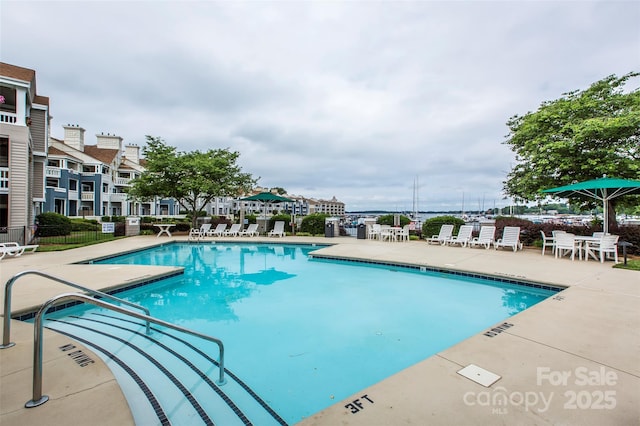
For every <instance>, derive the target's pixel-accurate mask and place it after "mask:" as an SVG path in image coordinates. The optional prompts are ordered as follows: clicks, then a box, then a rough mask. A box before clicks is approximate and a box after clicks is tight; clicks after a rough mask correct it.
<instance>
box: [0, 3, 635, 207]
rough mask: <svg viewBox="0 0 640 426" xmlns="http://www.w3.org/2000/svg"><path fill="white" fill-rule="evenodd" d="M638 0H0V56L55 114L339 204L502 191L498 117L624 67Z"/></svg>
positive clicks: (630, 62) (631, 53) (628, 63)
mask: <svg viewBox="0 0 640 426" xmlns="http://www.w3.org/2000/svg"><path fill="white" fill-rule="evenodd" d="M639 23H640V2H638V1H626V2H625V1H620V2H615V1H606V2H587V1H565V2H553V1H531V2H526V1H492V2H488V1H487V2H484V1H449V2H435V1H402V2H396V1H394V2H392V1H387V2H385V1H377V2H364V1H359V2H356V1H350V2H340V1H324V2H320V1H317V2H298V1H296V2H294V1H286V2H285V1H278V2H275V1H274V2H270V1H252V2H235V1H234V2H231V1H229V2H226V1H220V2H213V1H180V2H177V1H104V2H95V1H66V2H63V1H43V2H34V1H25V0H22V1H7V0H2V2H1V3H0V28H1V30H0V43H1V45H0V56H1V60H2V61H3V62H8V63H10V64H14V65H18V66H23V67H26V68H31V69H34V70H36V78H37V91H38V94H40V95H43V96H48V97H49V98H50V102H51V104H50V105H51V114H52V116H53V122H52V135H53V136H54V137H57V138H60V139H62V137H63V135H64V133H63V129H62V126H63V125H66V124H78V125H80V126H81V127H83V128H85V129H86V134H85V142H86V143H87V144H95V142H96V140H95V135H96V134H98V133H100V132H105V133H111V134H116V135H118V136H121V137H123V138H124V142H125V143H127V144H133V143H134V144H138V145H140V146H143V145H144V142H145V135H152V136H159V137H162V138H163V139H164V140H165V142H166V143H167V144H169V145H172V146H175V147H177V148H178V150H180V151H193V150H196V149H199V150H206V149H208V148H227V147H228V148H230V149H232V150H234V151H239V152H240V160H239V162H240V165H241V166H242V168H243V171H245V172H248V173H251V174H252V175H254V177H259V178H260V180H259V182H258V183H259V184H260V185H261V186H265V187H276V186H278V187H283V188H285V189H286V190H287V192H288V193H289V194H296V195H303V196H307V197H314V198H324V199H330V198H331V197H333V196H335V197H336V198H338V199H339V200H340V201H343V202H344V203H345V204H346V209H347V210H348V211H355V210H365V209H385V210H391V211H402V210H409V211H411V210H412V209H413V200H414V197H413V193H414V190H413V188H414V182H415V181H416V178H417V179H418V180H419V190H418V201H419V204H418V205H419V208H420V210H460V209H461V207H462V200H463V198H464V203H465V210H472V209H478V208H480V207H481V206H484V207H485V208H491V207H493V206H494V205H495V206H497V207H501V206H504V205H507V204H508V202H509V200H503V199H502V198H503V193H502V182H503V181H504V180H505V178H506V174H507V173H508V171H509V170H510V169H511V167H512V165H513V164H514V156H513V154H512V153H511V151H510V150H509V149H508V147H507V146H506V145H504V144H503V142H504V140H505V135H507V133H508V128H507V126H506V124H505V123H506V122H507V120H508V119H509V117H511V116H513V115H515V114H518V115H523V114H526V113H527V112H528V111H535V110H536V109H537V108H538V107H539V105H540V104H541V103H542V102H543V101H546V100H553V99H557V98H558V97H560V96H561V95H562V94H563V93H566V92H568V91H572V90H578V89H579V90H582V89H585V88H587V87H588V86H589V85H590V84H591V83H593V82H595V81H597V80H599V79H601V78H604V77H606V76H608V75H611V74H616V75H618V76H621V75H624V74H626V73H628V72H630V71H639V70H640V24H639Z"/></svg>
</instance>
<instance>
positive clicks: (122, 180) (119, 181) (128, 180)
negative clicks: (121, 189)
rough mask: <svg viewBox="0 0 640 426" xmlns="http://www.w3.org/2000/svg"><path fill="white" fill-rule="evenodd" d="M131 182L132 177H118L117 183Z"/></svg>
mask: <svg viewBox="0 0 640 426" xmlns="http://www.w3.org/2000/svg"><path fill="white" fill-rule="evenodd" d="M129 182H131V179H129V178H120V177H119V178H116V185H122V186H124V185H127V186H128V185H129Z"/></svg>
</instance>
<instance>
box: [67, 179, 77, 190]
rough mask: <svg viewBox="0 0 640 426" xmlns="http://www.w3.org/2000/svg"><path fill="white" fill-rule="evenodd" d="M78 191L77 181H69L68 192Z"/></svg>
mask: <svg viewBox="0 0 640 426" xmlns="http://www.w3.org/2000/svg"><path fill="white" fill-rule="evenodd" d="M77 190H78V181H77V180H75V179H69V191H77Z"/></svg>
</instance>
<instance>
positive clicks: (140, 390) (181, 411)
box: [45, 313, 286, 426]
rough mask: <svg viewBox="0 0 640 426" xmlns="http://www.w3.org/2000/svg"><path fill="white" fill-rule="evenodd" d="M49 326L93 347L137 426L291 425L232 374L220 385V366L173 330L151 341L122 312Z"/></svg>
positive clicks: (66, 319)
mask: <svg viewBox="0 0 640 426" xmlns="http://www.w3.org/2000/svg"><path fill="white" fill-rule="evenodd" d="M45 325H46V327H47V328H50V329H52V330H56V331H58V332H61V333H63V334H65V335H67V336H69V337H71V338H74V339H77V340H78V341H79V342H81V343H83V344H85V345H87V346H88V347H89V348H90V349H91V350H93V351H94V352H95V353H96V354H98V355H99V356H100V357H101V358H102V359H103V360H104V361H105V362H106V363H107V365H109V367H110V368H111V369H112V370H113V371H114V375H115V376H116V377H117V379H118V383H119V385H120V386H121V388H122V389H123V392H124V393H125V397H126V398H127V401H129V404H130V408H131V411H132V414H133V416H134V419H135V420H136V423H137V424H149V423H153V424H163V425H164V424H166V425H169V424H185V422H187V423H188V424H190V425H192V424H193V425H197V424H203V425H207V424H218V425H230V426H233V425H251V424H254V425H283V424H286V422H285V421H284V420H283V419H282V418H281V417H280V416H279V415H278V414H277V413H275V411H274V410H273V409H271V408H270V407H269V406H268V405H267V404H266V403H265V402H264V401H263V400H262V399H261V398H260V397H259V396H258V395H256V394H255V393H254V392H253V391H252V390H251V389H250V388H249V387H248V386H247V385H246V384H245V383H244V382H243V381H242V380H241V379H240V378H238V377H237V376H235V375H234V374H233V373H232V372H230V371H229V370H227V369H225V377H226V383H225V384H224V385H222V386H219V385H217V384H216V378H217V377H218V373H219V371H218V368H217V363H216V361H215V360H212V359H211V358H210V357H209V356H208V355H206V354H205V353H204V352H203V351H201V350H199V349H197V348H196V347H195V346H194V345H193V344H191V343H190V342H188V341H187V340H185V339H184V336H176V335H174V334H173V333H171V332H170V330H165V329H161V328H156V327H152V333H151V335H149V336H147V335H146V334H145V327H144V324H143V323H140V322H136V321H134V320H130V319H127V318H124V317H122V316H120V315H119V314H117V313H116V314H113V313H108V314H93V315H91V316H90V318H86V317H82V318H81V317H75V316H67V317H63V318H59V319H52V318H49V320H48V321H47V322H46V323H45ZM124 359H126V360H127V361H126V363H124V362H123V361H122V360H124ZM151 419H153V420H151Z"/></svg>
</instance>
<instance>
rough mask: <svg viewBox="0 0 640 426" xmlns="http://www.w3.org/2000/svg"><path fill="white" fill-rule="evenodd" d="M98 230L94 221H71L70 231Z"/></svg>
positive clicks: (96, 222)
mask: <svg viewBox="0 0 640 426" xmlns="http://www.w3.org/2000/svg"><path fill="white" fill-rule="evenodd" d="M98 229H100V228H99V225H98V221H97V220H94V219H71V231H76V232H79V231H96V230H98Z"/></svg>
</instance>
